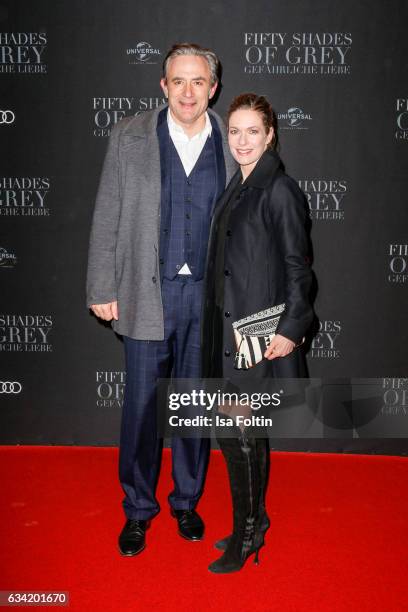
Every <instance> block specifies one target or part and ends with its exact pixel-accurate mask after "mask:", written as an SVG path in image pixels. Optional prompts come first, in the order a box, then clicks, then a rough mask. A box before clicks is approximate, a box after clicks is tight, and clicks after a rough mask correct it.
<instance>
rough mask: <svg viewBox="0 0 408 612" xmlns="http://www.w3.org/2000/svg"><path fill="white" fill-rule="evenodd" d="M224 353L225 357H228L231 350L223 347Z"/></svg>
mask: <svg viewBox="0 0 408 612" xmlns="http://www.w3.org/2000/svg"><path fill="white" fill-rule="evenodd" d="M224 355H225V357H229V356H230V355H231V351H229V350H228V349H225V351H224Z"/></svg>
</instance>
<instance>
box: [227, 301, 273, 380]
mask: <svg viewBox="0 0 408 612" xmlns="http://www.w3.org/2000/svg"><path fill="white" fill-rule="evenodd" d="M284 310H285V304H279V305H278V306H272V307H271V308H267V309H266V310H262V311H261V312H257V313H256V314H253V315H250V316H249V317H245V318H244V319H240V320H239V321H234V323H233V324H232V327H233V330H234V336H235V342H236V344H237V352H236V354H235V362H234V368H236V369H237V370H249V368H252V367H253V366H254V365H256V364H257V363H259V362H260V361H262V359H263V356H264V353H265V351H266V349H267V348H268V346H269V344H270V342H271V340H272V338H273V337H274V335H275V333H276V328H277V326H278V323H279V319H280V316H281V314H282V312H283V311H284Z"/></svg>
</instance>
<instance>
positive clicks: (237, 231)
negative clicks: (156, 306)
mask: <svg viewBox="0 0 408 612" xmlns="http://www.w3.org/2000/svg"><path fill="white" fill-rule="evenodd" d="M241 179H242V175H241V171H240V170H238V172H237V173H236V174H235V175H234V177H233V178H232V179H231V182H230V184H229V185H228V187H227V189H226V191H225V193H224V194H223V195H222V196H221V198H220V200H219V201H218V202H217V205H216V209H215V211H214V216H213V220H212V225H211V232H210V241H209V247H208V255H207V266H206V277H205V288H204V299H203V322H202V371H203V376H204V377H211V376H221V373H220V372H219V370H218V371H217V369H216V370H215V371H214V364H215V363H220V359H221V360H222V374H223V376H229V375H231V374H234V373H235V374H237V373H238V371H237V370H234V369H233V361H234V357H235V351H236V347H235V345H234V340H233V333H232V322H233V321H236V320H238V319H241V318H243V317H246V316H248V315H251V314H254V313H256V312H259V311H261V310H264V309H266V308H269V307H270V306H275V305H278V304H281V303H282V302H285V304H286V308H285V312H284V313H283V314H282V316H281V319H280V321H279V325H278V328H277V332H276V333H278V334H282V335H283V336H285V337H287V338H290V339H291V340H293V341H294V342H295V343H296V344H297V343H299V342H301V341H302V338H303V337H304V336H305V334H306V332H307V330H308V328H309V326H310V324H311V321H312V318H313V313H312V309H311V306H310V303H309V299H308V298H309V291H310V286H311V278H312V275H311V270H310V267H309V258H308V238H307V234H306V231H305V222H306V217H307V206H306V203H305V198H304V196H303V193H302V192H301V190H300V188H299V187H298V185H297V183H296V182H295V181H294V180H293V179H291V178H290V177H289V176H287V175H286V174H285V173H284V172H283V169H282V164H281V160H280V158H279V155H278V154H277V153H276V152H275V151H272V150H267V151H266V152H265V153H264V154H263V155H262V157H261V158H260V160H259V161H258V163H257V165H256V166H255V168H254V170H253V171H252V172H251V174H250V175H249V176H248V178H247V179H246V181H245V182H244V183H243V185H242V189H241V191H240V192H239V195H238V196H237V197H236V199H235V200H234V202H233V203H232V207H231V211H230V216H229V219H228V225H227V229H226V236H225V238H224V239H225V261H224V279H223V282H224V308H223V312H222V313H221V315H220V316H219V317H218V318H219V319H220V320H221V321H222V323H221V326H222V329H221V330H220V326H219V325H217V324H216V321H217V316H216V313H215V309H216V306H215V283H216V281H217V279H216V277H215V257H216V245H217V240H218V239H220V236H219V235H218V234H219V232H218V226H219V220H220V215H221V213H222V211H223V209H224V208H225V206H226V204H227V202H228V200H229V198H230V195H231V193H232V192H233V191H234V189H235V188H236V187H237V185H238V183H239V182H240V180H241ZM218 280H219V279H218ZM220 331H221V333H220ZM303 363H304V362H303V356H302V355H301V353H300V349H295V350H294V351H293V352H292V353H291V354H290V355H288V356H287V357H282V358H277V359H274V360H272V361H270V362H267V361H266V360H264V361H263V362H262V363H261V364H258V365H256V366H255V367H254V368H252V370H250V372H251V374H252V373H253V374H254V375H261V376H275V377H293V378H295V377H298V376H304V375H305V372H304V369H303ZM257 368H258V369H257Z"/></svg>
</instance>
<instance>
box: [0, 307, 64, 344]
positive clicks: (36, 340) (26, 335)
mask: <svg viewBox="0 0 408 612" xmlns="http://www.w3.org/2000/svg"><path fill="white" fill-rule="evenodd" d="M52 328H53V320H52V316H51V315H17V314H0V352H20V353H21V352H26V353H27V352H28V353H34V352H35V353H46V352H52V344H50V338H49V335H50V332H51V331H52Z"/></svg>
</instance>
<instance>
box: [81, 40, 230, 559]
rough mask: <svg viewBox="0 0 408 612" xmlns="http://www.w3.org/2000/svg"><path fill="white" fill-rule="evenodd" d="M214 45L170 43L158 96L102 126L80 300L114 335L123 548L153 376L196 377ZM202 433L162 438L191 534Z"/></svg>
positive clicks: (133, 546) (216, 123)
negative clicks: (107, 132)
mask: <svg viewBox="0 0 408 612" xmlns="http://www.w3.org/2000/svg"><path fill="white" fill-rule="evenodd" d="M218 69H219V63H218V59H217V57H216V55H215V54H214V53H213V52H212V51H209V50H207V49H203V48H202V47H199V46H198V45H194V44H187V43H186V44H179V45H174V46H173V47H172V49H170V51H169V53H168V54H167V56H166V58H165V60H164V64H163V78H162V79H161V81H160V85H161V87H162V89H163V91H164V94H165V96H166V98H167V99H168V105H165V106H164V107H161V108H159V109H156V110H153V111H150V112H147V113H144V114H142V115H140V116H138V117H131V118H130V117H128V118H125V119H123V120H122V121H120V122H119V123H118V124H117V125H116V126H115V128H114V129H113V131H112V134H111V137H110V140H109V146H108V151H107V155H106V159H105V163H104V167H103V171H102V176H101V181H100V185H99V190H98V196H97V202H96V207H95V213H94V218H93V224H92V231H91V239H90V250H89V263H88V281H87V293H88V296H87V304H88V306H90V308H91V309H92V311H93V312H94V313H95V315H96V316H98V317H100V318H101V319H103V320H105V321H110V320H113V328H114V330H115V331H116V332H117V333H119V334H121V335H122V336H123V340H124V345H125V357H126V381H127V382H126V391H125V397H124V406H123V414H122V427H121V439H120V458H119V476H120V481H121V484H122V487H123V490H124V492H125V498H124V501H123V507H124V511H125V514H126V517H127V521H126V523H125V526H124V528H123V530H122V532H121V534H120V536H119V549H120V552H121V554H123V555H128V556H132V555H136V554H138V553H139V552H141V551H142V550H143V549H144V547H145V532H146V529H147V527H148V526H149V522H150V519H151V518H152V517H153V516H154V515H155V514H157V512H158V511H159V505H158V503H157V500H156V497H155V486H156V481H157V477H158V470H159V464H160V456H161V447H160V441H159V440H158V438H157V423H156V381H157V379H158V378H167V377H169V376H172V377H174V378H198V377H199V376H200V357H199V355H200V312H201V293H202V284H203V273H204V266H205V258H206V253H207V242H208V235H209V228H210V220H211V213H212V210H213V207H214V204H215V202H216V200H217V198H218V197H219V195H220V194H221V193H222V192H223V190H224V188H225V186H226V184H227V182H228V181H229V179H230V178H231V176H232V174H233V172H234V170H235V165H234V162H233V160H232V158H231V157H230V155H229V150H228V145H227V141H226V139H225V133H224V127H223V125H222V122H221V120H220V118H219V117H218V116H217V115H216V114H215V113H213V112H212V111H208V112H207V107H208V102H209V100H210V99H211V98H212V97H213V96H214V94H215V91H216V89H217V85H218ZM208 452H209V441H208V440H204V439H181V438H177V437H175V438H174V439H173V441H172V460H173V469H172V474H173V479H174V490H173V491H172V493H171V494H170V495H169V503H170V507H171V513H172V516H174V517H175V518H176V520H177V524H178V531H179V533H180V535H181V536H183V537H184V538H186V539H188V540H200V539H202V537H203V533H204V524H203V521H202V520H201V518H200V516H199V515H198V514H197V512H196V511H195V506H196V504H197V502H198V500H199V498H200V495H201V493H202V489H203V482H204V477H205V471H206V464H207V460H208Z"/></svg>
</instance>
